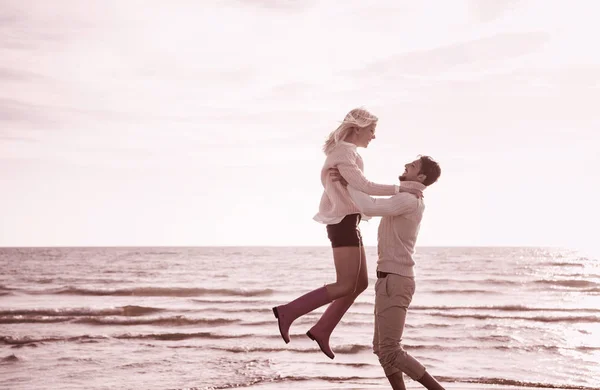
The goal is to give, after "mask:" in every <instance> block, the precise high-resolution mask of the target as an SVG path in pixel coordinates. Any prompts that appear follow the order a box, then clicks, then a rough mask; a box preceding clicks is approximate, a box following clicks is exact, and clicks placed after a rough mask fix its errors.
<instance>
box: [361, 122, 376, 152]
mask: <svg viewBox="0 0 600 390" xmlns="http://www.w3.org/2000/svg"><path fill="white" fill-rule="evenodd" d="M376 127H377V124H376V123H374V124H372V125H371V126H369V127H363V128H360V129H359V130H358V138H357V146H362V147H363V148H366V147H367V146H369V143H371V141H372V140H374V139H375V128H376Z"/></svg>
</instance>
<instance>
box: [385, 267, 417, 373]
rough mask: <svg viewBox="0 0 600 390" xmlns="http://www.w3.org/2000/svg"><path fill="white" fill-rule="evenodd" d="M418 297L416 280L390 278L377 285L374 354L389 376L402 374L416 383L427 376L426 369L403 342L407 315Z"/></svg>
mask: <svg viewBox="0 0 600 390" xmlns="http://www.w3.org/2000/svg"><path fill="white" fill-rule="evenodd" d="M414 293H415V279H414V278H411V277H407V276H400V275H395V274H388V275H387V276H386V277H385V278H380V279H377V282H376V283H375V332H374V335H373V352H374V353H375V354H376V355H377V357H378V358H379V363H381V366H382V367H383V370H384V372H385V375H386V376H391V375H394V374H396V373H398V372H400V371H402V372H404V373H405V374H406V375H408V376H409V377H411V378H412V379H414V380H419V379H421V378H422V377H423V375H425V366H423V365H422V364H421V363H419V362H418V361H417V360H416V359H415V358H413V357H412V356H411V355H409V354H408V353H407V352H406V351H405V350H404V349H403V348H402V345H401V344H400V342H401V341H402V332H403V331H404V324H405V322H406V311H407V309H408V306H409V305H410V302H411V301H412V297H413V294H414Z"/></svg>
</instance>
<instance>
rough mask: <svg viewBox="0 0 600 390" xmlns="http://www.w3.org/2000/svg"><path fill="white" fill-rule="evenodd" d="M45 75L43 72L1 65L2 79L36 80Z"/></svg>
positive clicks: (0, 76)
mask: <svg viewBox="0 0 600 390" xmlns="http://www.w3.org/2000/svg"><path fill="white" fill-rule="evenodd" d="M44 78H45V77H44V76H42V75H41V74H38V73H34V72H29V71H26V70H21V69H14V68H6V67H0V81H36V80H42V79H44Z"/></svg>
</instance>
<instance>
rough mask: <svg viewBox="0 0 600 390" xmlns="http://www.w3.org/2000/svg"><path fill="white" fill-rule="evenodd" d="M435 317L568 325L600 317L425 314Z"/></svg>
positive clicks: (591, 320) (595, 320)
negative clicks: (563, 323)
mask: <svg viewBox="0 0 600 390" xmlns="http://www.w3.org/2000/svg"><path fill="white" fill-rule="evenodd" d="M427 314H429V315H432V316H435V317H445V318H471V319H476V320H525V321H536V322H569V323H594V322H600V316H561V317H552V316H532V317H526V316H491V315H485V314H450V313H441V312H436V313H427Z"/></svg>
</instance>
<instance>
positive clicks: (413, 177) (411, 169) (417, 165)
mask: <svg viewBox="0 0 600 390" xmlns="http://www.w3.org/2000/svg"><path fill="white" fill-rule="evenodd" d="M420 170H421V160H420V159H417V160H415V161H413V162H409V163H408V164H406V165H404V173H402V175H400V177H399V179H400V181H418V182H420V183H422V182H423V181H424V180H425V175H422V174H419V171H420Z"/></svg>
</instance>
